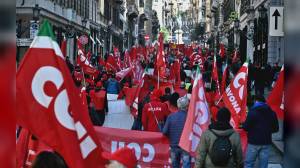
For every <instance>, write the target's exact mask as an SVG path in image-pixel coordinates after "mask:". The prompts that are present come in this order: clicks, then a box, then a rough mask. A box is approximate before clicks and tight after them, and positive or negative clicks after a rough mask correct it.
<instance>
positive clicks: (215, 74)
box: [212, 56, 221, 95]
mask: <svg viewBox="0 0 300 168" xmlns="http://www.w3.org/2000/svg"><path fill="white" fill-rule="evenodd" d="M212 80H214V81H215V82H216V86H217V94H219V95H221V93H220V85H219V75H218V67H217V58H216V57H215V56H214V63H213V69H212Z"/></svg>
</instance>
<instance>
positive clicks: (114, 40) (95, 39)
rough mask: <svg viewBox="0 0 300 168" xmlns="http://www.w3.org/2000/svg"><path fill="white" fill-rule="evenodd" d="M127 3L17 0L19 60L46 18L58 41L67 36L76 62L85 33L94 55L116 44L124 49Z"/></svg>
mask: <svg viewBox="0 0 300 168" xmlns="http://www.w3.org/2000/svg"><path fill="white" fill-rule="evenodd" d="M123 3H124V2H123V1H121V0H118V1H117V0H116V1H109V0H17V1H16V25H17V26H16V30H17V56H16V57H17V62H19V61H20V60H21V59H22V56H23V55H24V53H25V52H26V51H27V49H28V47H29V45H30V44H31V42H32V40H33V38H34V36H35V34H36V33H37V30H38V27H39V25H40V23H41V21H42V20H44V19H48V20H49V22H50V23H51V25H52V26H53V31H54V34H55V36H56V40H57V42H58V44H61V43H62V41H63V40H64V39H65V40H66V42H67V53H66V56H68V57H69V58H70V61H71V62H72V63H74V64H75V60H76V57H77V38H78V37H79V36H81V35H83V34H85V35H87V36H88V37H89V44H88V45H86V49H87V50H89V51H91V52H92V54H94V55H97V56H103V55H104V53H106V52H108V51H111V49H112V46H113V45H114V46H118V47H119V48H120V49H121V48H122V47H123V45H124V43H123V35H124V33H125V32H124V31H123V29H124V28H123V25H124V24H123V23H124V22H126V20H124V19H123V20H121V19H122V18H121V15H120V13H121V11H122V10H121V9H122V8H121V6H122V4H123ZM37 12H38V13H37ZM35 13H37V14H35ZM35 15H37V16H35ZM107 32H108V33H107ZM108 36H110V37H109V38H108ZM106 39H109V40H106Z"/></svg>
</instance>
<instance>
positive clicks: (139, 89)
mask: <svg viewBox="0 0 300 168" xmlns="http://www.w3.org/2000/svg"><path fill="white" fill-rule="evenodd" d="M147 73H148V68H147V67H146V68H145V70H144V72H143V75H142V79H141V80H140V82H139V84H138V85H137V88H136V89H135V93H134V98H133V102H132V104H131V114H132V115H133V116H134V117H137V115H138V104H139V101H141V100H143V98H144V96H141V92H144V91H143V90H148V89H146V88H145V85H144V84H145V78H146V74H147Z"/></svg>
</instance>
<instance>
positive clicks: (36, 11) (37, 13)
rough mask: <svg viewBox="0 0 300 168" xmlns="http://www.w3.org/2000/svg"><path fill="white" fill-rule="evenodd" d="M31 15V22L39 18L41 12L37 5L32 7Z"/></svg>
mask: <svg viewBox="0 0 300 168" xmlns="http://www.w3.org/2000/svg"><path fill="white" fill-rule="evenodd" d="M32 10H33V13H32V15H33V16H32V17H33V20H35V21H38V20H39V18H40V11H41V8H40V7H39V5H38V4H35V6H34V7H33V9H32Z"/></svg>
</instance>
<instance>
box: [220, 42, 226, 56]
mask: <svg viewBox="0 0 300 168" xmlns="http://www.w3.org/2000/svg"><path fill="white" fill-rule="evenodd" d="M219 55H220V57H221V58H224V57H225V45H224V44H223V43H220V51H219Z"/></svg>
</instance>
